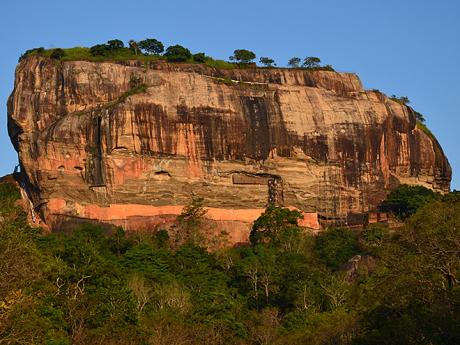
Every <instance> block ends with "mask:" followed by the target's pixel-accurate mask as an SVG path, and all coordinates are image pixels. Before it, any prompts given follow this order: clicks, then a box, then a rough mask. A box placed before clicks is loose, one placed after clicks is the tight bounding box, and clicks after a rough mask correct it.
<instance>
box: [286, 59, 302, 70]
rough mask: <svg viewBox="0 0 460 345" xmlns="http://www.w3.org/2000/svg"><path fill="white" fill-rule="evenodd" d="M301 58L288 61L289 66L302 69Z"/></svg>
mask: <svg viewBox="0 0 460 345" xmlns="http://www.w3.org/2000/svg"><path fill="white" fill-rule="evenodd" d="M300 62H301V60H300V58H298V57H293V58H291V59H289V61H288V66H289V67H291V68H299V67H300Z"/></svg>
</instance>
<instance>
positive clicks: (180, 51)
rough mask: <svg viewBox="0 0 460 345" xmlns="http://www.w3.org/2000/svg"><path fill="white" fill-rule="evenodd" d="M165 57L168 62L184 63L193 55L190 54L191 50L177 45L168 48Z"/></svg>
mask: <svg viewBox="0 0 460 345" xmlns="http://www.w3.org/2000/svg"><path fill="white" fill-rule="evenodd" d="M164 56H166V58H167V59H168V61H171V62H184V61H187V60H188V59H190V58H191V57H192V53H190V50H188V49H187V48H185V47H182V46H181V45H178V44H176V45H174V46H170V47H168V49H166V52H165V53H164Z"/></svg>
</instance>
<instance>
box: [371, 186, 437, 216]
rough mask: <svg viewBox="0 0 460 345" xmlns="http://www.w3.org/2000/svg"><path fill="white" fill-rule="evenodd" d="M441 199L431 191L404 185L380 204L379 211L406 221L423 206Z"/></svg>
mask: <svg viewBox="0 0 460 345" xmlns="http://www.w3.org/2000/svg"><path fill="white" fill-rule="evenodd" d="M439 198H440V196H439V194H437V193H435V192H433V191H432V190H431V189H428V188H425V187H423V186H409V185H405V184H403V185H400V186H399V187H398V188H396V189H394V190H392V191H391V192H390V194H389V195H388V196H387V198H386V199H385V200H384V201H383V202H382V203H381V204H380V206H379V209H380V210H382V211H384V212H391V213H393V214H394V215H396V216H397V217H398V218H399V219H401V220H405V219H406V218H408V217H410V216H411V215H412V214H414V213H415V212H416V211H417V210H418V209H419V208H420V207H422V206H423V205H425V204H427V203H429V202H431V201H433V200H437V199H439Z"/></svg>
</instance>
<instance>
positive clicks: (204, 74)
mask: <svg viewBox="0 0 460 345" xmlns="http://www.w3.org/2000/svg"><path fill="white" fill-rule="evenodd" d="M144 85H145V87H144ZM8 120H9V122H8V125H9V133H10V136H11V139H12V142H13V145H14V146H15V148H16V150H17V151H18V153H19V159H20V163H21V170H22V172H23V188H24V189H25V191H26V193H27V195H28V197H29V198H30V200H31V202H32V204H33V206H34V209H35V213H36V215H37V217H39V218H40V219H41V220H42V221H43V222H44V223H46V224H48V225H50V226H51V228H53V229H57V228H58V227H59V226H61V225H62V224H63V222H64V221H66V220H72V219H73V220H75V219H92V220H99V221H102V222H109V223H112V224H117V225H124V226H126V227H128V228H131V229H135V228H136V227H139V228H140V227H143V228H149V227H153V226H155V224H158V223H159V222H160V223H161V222H162V221H164V219H166V218H168V217H169V218H171V217H170V216H174V215H177V214H178V213H179V212H180V209H181V207H182V206H183V205H186V204H187V203H188V202H189V201H190V198H191V196H192V195H196V196H200V197H203V198H204V203H205V206H206V207H208V208H209V212H208V215H209V217H210V218H211V219H212V220H214V221H216V222H221V223H222V224H224V223H226V224H227V225H225V227H226V229H228V231H229V232H230V233H231V232H232V231H233V230H232V229H238V230H235V234H234V241H235V242H236V241H237V240H244V239H245V238H247V234H248V231H249V230H248V229H249V226H250V223H251V221H252V220H253V219H254V218H256V217H257V215H259V214H260V212H261V210H263V209H264V208H265V207H266V205H267V204H268V203H273V204H277V205H283V206H288V207H295V208H297V209H299V210H301V211H303V212H305V213H306V215H307V217H306V218H308V219H309V220H308V223H309V225H310V227H312V228H315V227H316V228H317V227H318V226H317V220H316V216H311V214H316V213H319V214H320V215H322V216H326V217H332V216H333V217H337V216H338V217H340V216H344V215H345V214H346V213H347V212H350V211H352V212H363V211H367V210H369V209H373V208H374V207H375V206H376V205H377V204H378V203H379V202H380V201H381V200H383V198H384V197H385V195H386V194H387V193H388V191H389V190H391V189H392V188H395V187H396V186H398V185H399V184H400V183H408V184H419V185H423V186H426V187H428V188H432V189H434V190H436V191H440V192H445V191H448V190H449V186H450V178H451V170H450V166H449V163H448V161H447V159H446V157H445V156H444V154H443V151H442V149H441V147H440V146H439V144H438V142H437V141H436V139H434V137H432V136H431V135H429V134H426V133H425V132H424V131H423V130H421V129H419V128H417V125H416V120H415V115H414V112H413V110H412V109H411V108H409V107H406V106H403V105H401V104H399V103H397V102H394V101H392V100H390V99H388V98H387V97H386V96H385V95H384V94H382V93H380V92H378V91H366V90H363V88H362V85H361V82H360V80H359V78H358V77H357V76H356V75H354V74H350V73H335V72H326V71H306V70H289V69H262V68H257V69H255V68H250V69H233V70H232V69H230V70H217V69H214V68H210V67H207V66H205V65H197V64H167V63H165V62H155V63H144V62H140V61H129V62H120V63H116V62H99V63H96V62H87V61H69V62H60V61H55V60H51V59H47V58H43V57H37V56H31V57H27V58H26V59H24V60H23V61H21V63H20V64H19V65H18V67H17V70H16V81H15V87H14V91H13V93H12V94H11V97H10V99H9V101H8ZM169 218H168V219H169ZM236 223H239V224H243V225H244V226H243V227H241V226H236V225H234V224H236ZM228 224H230V225H228ZM232 224H233V225H232ZM241 229H243V230H241ZM232 236H233V235H232Z"/></svg>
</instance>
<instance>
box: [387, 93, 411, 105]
mask: <svg viewBox="0 0 460 345" xmlns="http://www.w3.org/2000/svg"><path fill="white" fill-rule="evenodd" d="M390 99H391V100H393V101H395V102H398V103H400V104H403V105H408V104H409V103H410V100H409V97H406V96H396V95H391V96H390Z"/></svg>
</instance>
